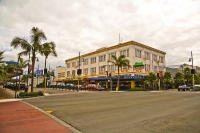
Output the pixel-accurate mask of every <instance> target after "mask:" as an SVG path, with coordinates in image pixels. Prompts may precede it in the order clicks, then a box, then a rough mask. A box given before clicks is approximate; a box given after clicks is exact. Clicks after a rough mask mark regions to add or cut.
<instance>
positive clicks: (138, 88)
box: [127, 87, 146, 91]
mask: <svg viewBox="0 0 200 133" xmlns="http://www.w3.org/2000/svg"><path fill="white" fill-rule="evenodd" d="M127 91H146V90H145V89H144V88H140V87H136V88H131V89H128V90H127Z"/></svg>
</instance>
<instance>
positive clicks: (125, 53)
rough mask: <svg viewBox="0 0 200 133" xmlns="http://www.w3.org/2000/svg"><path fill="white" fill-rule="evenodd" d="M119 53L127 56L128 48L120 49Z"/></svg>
mask: <svg viewBox="0 0 200 133" xmlns="http://www.w3.org/2000/svg"><path fill="white" fill-rule="evenodd" d="M120 55H125V56H127V57H128V56H129V49H127V50H122V51H120Z"/></svg>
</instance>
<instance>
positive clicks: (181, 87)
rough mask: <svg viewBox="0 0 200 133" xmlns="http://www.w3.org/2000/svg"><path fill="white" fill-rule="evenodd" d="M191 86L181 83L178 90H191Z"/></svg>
mask: <svg viewBox="0 0 200 133" xmlns="http://www.w3.org/2000/svg"><path fill="white" fill-rule="evenodd" d="M190 89H191V88H190V87H189V86H186V85H181V86H179V87H178V91H190Z"/></svg>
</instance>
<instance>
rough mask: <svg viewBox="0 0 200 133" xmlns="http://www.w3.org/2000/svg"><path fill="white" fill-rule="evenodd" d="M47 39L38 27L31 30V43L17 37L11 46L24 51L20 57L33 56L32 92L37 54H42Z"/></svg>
mask: <svg viewBox="0 0 200 133" xmlns="http://www.w3.org/2000/svg"><path fill="white" fill-rule="evenodd" d="M46 39H47V38H46V36H45V33H44V32H43V31H42V30H40V29H38V28H37V27H33V28H32V29H31V36H30V43H29V42H28V41H27V40H26V39H24V38H20V37H15V38H14V39H13V40H12V42H11V46H13V47H14V48H17V47H19V46H20V47H21V48H22V49H23V50H24V51H22V52H20V53H19V55H25V56H27V55H30V54H31V56H32V58H31V60H32V77H31V92H33V77H34V68H35V59H36V54H37V53H41V47H42V46H41V45H42V42H43V41H45V40H46Z"/></svg>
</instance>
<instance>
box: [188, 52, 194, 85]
mask: <svg viewBox="0 0 200 133" xmlns="http://www.w3.org/2000/svg"><path fill="white" fill-rule="evenodd" d="M189 61H192V69H191V74H192V87H194V74H195V69H194V68H193V61H194V58H193V55H192V51H191V58H189Z"/></svg>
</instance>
